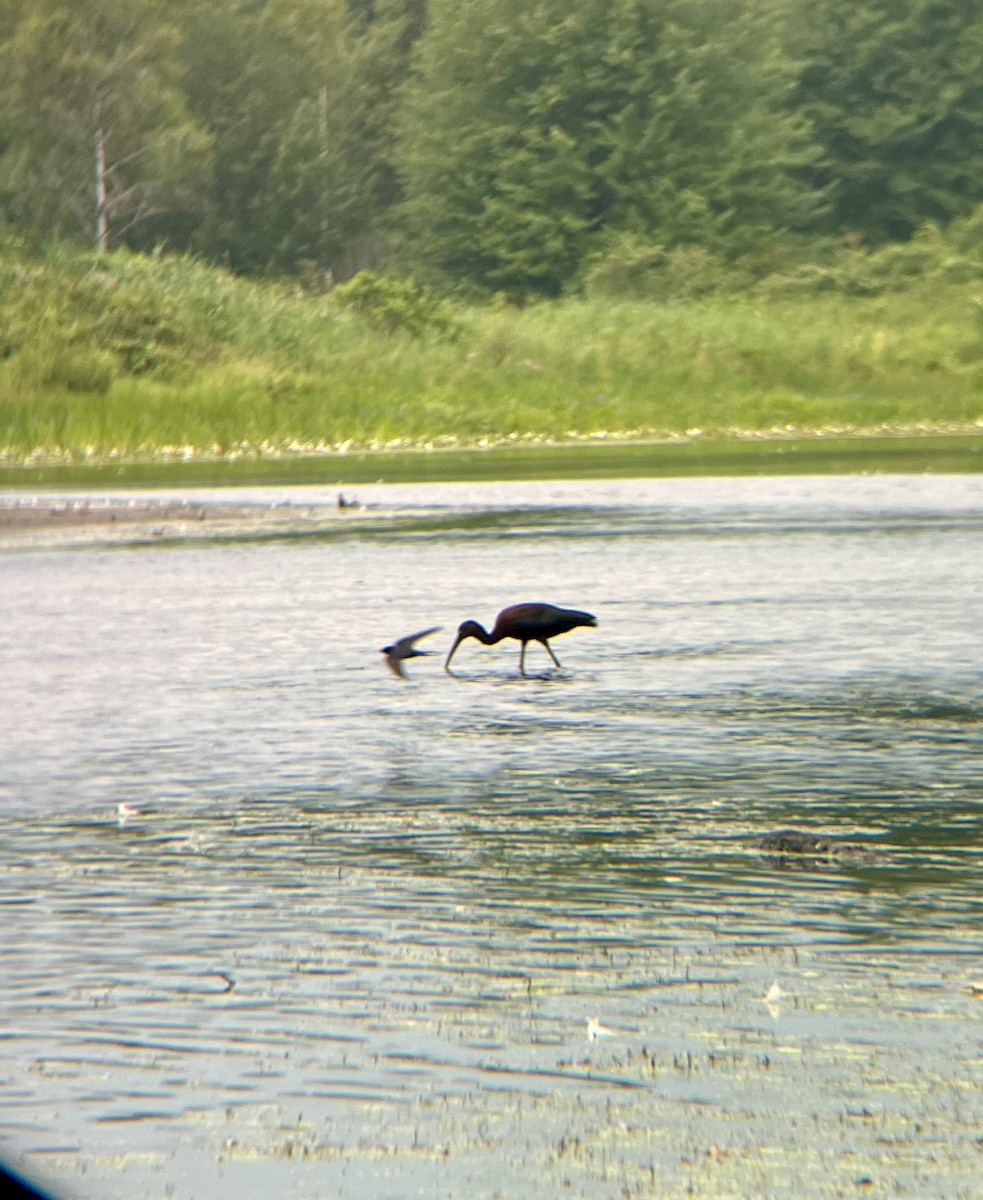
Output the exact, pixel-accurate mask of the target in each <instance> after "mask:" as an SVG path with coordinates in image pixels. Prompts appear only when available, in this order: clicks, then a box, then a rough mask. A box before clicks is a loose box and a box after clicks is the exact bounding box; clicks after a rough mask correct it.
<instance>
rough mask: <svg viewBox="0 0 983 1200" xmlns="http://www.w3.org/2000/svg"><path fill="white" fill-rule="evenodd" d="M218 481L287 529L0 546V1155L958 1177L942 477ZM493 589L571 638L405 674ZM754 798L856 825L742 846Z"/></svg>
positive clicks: (956, 891)
mask: <svg viewBox="0 0 983 1200" xmlns="http://www.w3.org/2000/svg"><path fill="white" fill-rule="evenodd" d="M193 498H194V499H195V500H197V501H202V502H206V503H219V502H225V503H228V502H229V501H230V500H231V499H233V497H230V495H229V493H228V492H227V491H226V492H224V493H222V495H221V496H220V497H219V496H216V495H210V494H208V493H203V492H202V493H196V494H195V496H194V497H193ZM49 499H50V498H47V497H46V498H45V499H44V501H43V502H44V503H48V502H49ZM234 500H235V501H236V502H237V503H247V502H256V503H267V502H271V501H273V500H276V501H278V502H283V503H285V504H288V505H304V506H311V505H315V506H316V505H319V504H323V505H325V510H324V511H325V513H326V514H327V513H329V512H330V513H331V514H333V515H332V519H331V520H325V521H324V522H322V523H320V524H318V526H317V528H316V529H314V530H312V529H310V528H308V527H307V526H304V525H303V524H300V523H299V524H298V525H297V526H296V527H294V526H291V525H289V524H288V525H286V526H283V525H280V526H277V527H276V528H272V527H271V528H269V529H267V528H264V527H262V526H255V527H254V526H249V527H248V528H247V527H241V528H239V529H231V530H230V529H223V531H222V532H220V533H216V534H214V535H212V536H204V535H202V533H201V531H200V530H199V531H197V536H195V537H193V538H189V537H186V536H184V533H183V531H182V530H180V529H178V528H176V527H175V529H173V530H172V529H170V528H163V529H160V530H157V531H155V533H156V536H154V537H150V538H147V537H144V536H141V535H138V534H137V533H135V532H134V534H133V535H132V537H130V536H128V535H126V533H125V531H124V532H123V533H120V532H119V531H117V533H116V534H115V535H114V540H113V542H112V543H111V544H105V543H104V542H102V541H101V540H100V535H99V533H98V531H97V530H96V531H91V532H90V533H89V534H87V536H86V538H85V539H83V540H79V539H77V538H76V539H75V540H70V539H66V541H65V544H57V539H55V541H54V542H51V541H50V539H49V542H48V543H43V544H42V543H41V542H39V541H37V540H36V539H34V540H23V541H20V542H18V541H17V540H16V539H14V540H8V541H7V543H5V548H4V549H3V550H0V597H2V608H3V614H4V615H3V621H2V623H0V662H2V664H3V666H2V673H3V682H2V693H3V701H2V703H3V717H2V723H0V922H2V924H0V954H2V972H0V1011H2V1013H3V1020H2V1024H0V1152H2V1153H3V1155H4V1156H5V1157H6V1158H7V1159H8V1161H13V1162H15V1163H17V1165H18V1166H19V1167H20V1168H21V1169H23V1170H26V1171H28V1172H30V1173H33V1174H34V1175H35V1176H37V1177H40V1178H42V1179H43V1180H45V1181H47V1182H48V1183H49V1185H53V1186H54V1187H55V1188H56V1189H57V1190H60V1191H61V1192H63V1193H64V1194H66V1195H73V1196H80V1197H120V1198H126V1200H136V1198H140V1197H165V1196H176V1197H191V1196H196V1197H220V1198H222V1200H225V1198H233V1197H234V1198H235V1200H244V1198H245V1197H253V1196H255V1197H266V1196H270V1195H278V1196H291V1197H292V1196H297V1197H301V1196H303V1197H324V1196H332V1197H335V1196H337V1197H345V1198H348V1197H373V1198H376V1197H379V1198H385V1197H409V1196H424V1197H443V1196H447V1197H454V1198H455V1200H456V1198H459V1197H461V1196H463V1195H469V1196H471V1197H474V1198H477V1197H495V1196H503V1197H509V1198H512V1197H519V1198H522V1197H530V1198H533V1197H535V1198H536V1200H540V1198H552V1197H560V1196H583V1197H605V1198H606V1197H622V1196H629V1197H632V1196H640V1197H641V1196H672V1197H675V1196H683V1195H696V1196H703V1197H708V1198H709V1197H714V1198H719V1197H725V1196H740V1197H749V1196H774V1197H785V1196H788V1197H801V1196H824V1197H825V1196H840V1195H852V1194H855V1193H858V1194H863V1195H866V1196H888V1195H890V1196H895V1195H897V1194H901V1193H903V1194H907V1195H909V1196H917V1197H919V1198H925V1197H945V1198H946V1200H950V1198H953V1197H963V1196H964V1197H976V1196H978V1195H980V1194H981V1186H983V1141H981V1138H980V1130H981V1129H983V1086H981V1085H983V1050H981V1045H983V1039H981V1017H983V998H981V993H983V961H981V950H983V925H981V921H983V870H981V867H983V852H981V832H983V806H981V800H983V757H981V750H983V733H981V720H983V687H981V675H980V666H981V657H980V655H981V651H980V645H981V640H980V633H981V629H983V586H981V580H983V567H981V564H983V476H978V475H977V476H940V477H922V476H911V477H904V476H883V477H871V478H865V477H859V476H854V477H842V478H835V477H833V478H818V477H808V476H806V477H800V478H795V479H791V478H772V479H727V480H713V479H702V480H649V481H618V482H612V483H605V482H581V483H576V484H571V483H549V484H528V483H526V484H522V483H513V484H508V485H491V484H482V485H453V484H445V485H437V484H435V485H428V486H419V487H413V486H405V487H395V486H393V487H366V488H362V489H359V493H358V501H359V506H358V507H355V508H352V509H345V510H344V511H342V512H337V513H335V511H334V506H335V494H334V493H328V492H326V491H325V492H321V491H318V489H316V488H304V489H278V490H276V491H274V490H272V489H267V490H261V491H253V492H249V493H245V492H241V491H237V492H236V494H235V496H234ZM522 599H545V600H550V601H553V602H556V603H560V604H566V605H571V606H574V607H579V608H586V609H588V610H590V611H591V612H593V613H595V614H596V615H597V618H598V628H597V629H596V630H595V629H578V630H575V631H573V632H572V633H570V634H569V635H566V636H564V637H563V638H561V639H559V640H557V642H556V643H555V645H554V649H555V651H556V653H557V655H558V656H559V658H560V660H561V661H562V663H563V668H562V669H561V670H559V671H558V670H556V669H554V668H553V666H552V663H551V662H550V661H549V659H548V657H547V656H546V654H545V652H544V651H543V650H542V649H541V648H539V647H536V646H531V647H530V648H529V651H528V654H527V666H528V667H529V669H530V670H531V672H532V673H533V677H532V678H529V679H521V678H519V676H518V671H517V667H518V646H517V644H516V643H511V642H506V643H504V644H503V645H499V646H497V647H494V648H487V649H486V648H483V647H481V646H479V645H478V643H476V642H474V641H469V642H466V643H464V644H463V645H462V647H461V649H460V650H459V651H458V653H457V656H456V657H455V662H454V667H455V671H456V672H457V674H456V677H454V678H452V677H450V676H448V675H446V674H444V672H443V671H442V669H441V664H442V656H443V654H445V653H446V650H447V648H448V646H449V645H450V642H451V639H452V634H453V630H454V628H455V627H456V624H457V623H458V622H459V621H460V620H462V619H464V618H466V617H475V618H477V619H478V620H480V621H482V622H483V623H484V624H486V625H490V623H491V622H492V620H493V619H494V615H495V613H496V611H497V610H498V609H499V608H501V607H503V606H504V605H505V604H507V603H511V602H514V601H516V600H522ZM433 624H440V625H442V626H443V631H442V632H441V633H440V634H438V635H437V636H436V637H434V638H432V639H430V642H431V643H432V648H433V649H434V650H436V651H437V654H436V655H435V656H434V657H431V658H425V659H420V660H418V661H417V662H415V663H411V664H410V666H409V672H408V673H409V675H410V676H411V678H410V680H409V681H407V682H401V681H399V680H397V679H395V678H394V677H393V676H392V675H390V674H389V673H388V672H386V671H385V669H384V666H383V663H382V660H381V657H380V655H379V654H378V649H379V647H380V646H382V645H384V644H386V642H388V641H391V640H392V639H393V638H394V637H397V636H400V635H402V634H405V633H409V632H412V631H413V630H416V629H419V628H423V627H425V626H427V625H433ZM425 644H426V643H425ZM120 805H123V806H124V807H123V808H122V810H120V808H119V807H118V806H120ZM790 827H791V828H796V829H802V830H807V831H810V832H813V833H817V834H822V835H824V836H827V837H830V838H833V839H835V840H836V841H837V842H838V843H845V844H848V845H849V846H850V847H852V848H853V849H852V850H851V851H850V852H849V853H843V854H840V853H836V854H833V855H831V856H829V855H820V856H816V857H813V858H802V857H792V858H782V857H778V856H775V855H769V854H766V853H762V852H761V851H759V850H757V849H756V848H755V846H754V844H753V843H754V840H755V839H756V838H758V837H760V836H761V835H763V834H765V833H767V832H768V831H770V830H775V829H782V828H790ZM775 984H777V988H775V987H774V986H773V985H775ZM766 995H767V996H768V997H769V998H768V999H767V1000H766V999H765V997H766Z"/></svg>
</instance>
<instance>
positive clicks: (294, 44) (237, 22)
mask: <svg viewBox="0 0 983 1200" xmlns="http://www.w3.org/2000/svg"><path fill="white" fill-rule="evenodd" d="M370 7H371V11H369V9H368V7H367V6H365V5H360V6H357V11H355V12H354V13H353V12H352V11H351V10H350V6H349V4H348V3H347V2H346V0H267V2H266V3H264V4H256V3H255V2H254V0H214V2H213V3H212V4H209V5H199V6H196V7H195V8H193V9H192V11H190V12H189V14H188V16H187V18H186V20H187V29H188V36H187V37H186V39H185V43H184V48H183V59H184V63H185V66H186V69H187V81H188V82H187V89H188V90H187V95H188V103H189V106H190V108H191V111H192V112H193V113H194V115H195V117H196V119H197V120H199V121H200V122H201V123H202V125H204V127H205V128H206V129H208V131H209V132H210V134H211V135H212V137H213V138H214V144H215V159H214V171H213V176H212V181H211V204H210V211H209V216H208V219H207V220H206V222H205V223H204V225H203V227H202V229H201V231H200V233H199V246H200V248H201V250H202V251H203V252H204V253H206V254H207V255H208V256H210V257H215V258H221V259H223V260H224V261H226V262H228V263H229V264H230V265H231V266H232V267H234V268H235V269H237V270H243V271H265V270H271V269H272V270H286V271H293V270H295V269H296V267H297V265H298V263H300V262H302V261H304V260H309V261H310V262H314V263H317V264H318V265H319V266H321V267H322V268H324V269H328V268H332V269H334V271H335V272H336V274H340V275H344V274H346V273H347V272H346V270H345V264H347V263H348V262H349V261H351V260H352V259H353V257H355V256H356V249H357V247H358V246H359V244H360V243H362V242H364V241H365V240H367V239H369V238H371V237H372V236H373V235H374V234H375V232H376V231H377V228H378V225H379V221H380V217H381V214H382V213H383V212H384V211H385V209H386V208H387V207H388V206H389V205H390V204H391V203H392V200H393V198H394V196H395V194H396V176H395V171H394V169H393V167H392V165H391V157H392V151H391V145H392V140H393V136H394V134H393V110H394V106H395V104H396V102H397V96H398V85H399V83H400V81H401V79H402V77H403V75H404V74H405V72H406V64H407V61H408V56H409V46H410V44H411V43H412V39H413V37H414V36H415V34H416V31H417V30H418V28H419V25H420V22H421V19H422V18H421V11H420V10H421V7H422V0H377V2H376V3H375V4H373V5H371V6H370ZM353 247H354V248H355V249H353Z"/></svg>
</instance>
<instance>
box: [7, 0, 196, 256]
mask: <svg viewBox="0 0 983 1200" xmlns="http://www.w3.org/2000/svg"><path fill="white" fill-rule="evenodd" d="M180 40H181V35H180V32H179V30H178V28H177V27H176V26H175V25H173V24H171V23H169V22H167V21H162V20H161V17H160V11H159V5H157V4H155V3H153V0H71V3H66V2H64V0H37V2H36V3H31V4H29V5H22V6H18V9H17V19H16V21H14V22H12V23H11V25H10V28H9V31H8V36H7V38H6V39H5V40H3V41H2V42H0V80H2V84H0V127H2V131H3V138H2V143H0V144H2V149H3V154H2V158H0V196H2V200H3V203H4V208H5V209H6V213H7V215H8V217H11V218H13V219H15V220H17V221H19V222H20V223H21V224H23V225H25V226H29V227H30V226H34V227H37V228H41V229H44V230H46V231H47V232H48V233H49V234H50V233H51V232H53V231H55V232H70V231H73V230H75V231H77V230H79V229H81V230H83V231H84V233H85V235H86V236H87V237H88V238H89V239H90V240H91V239H94V238H95V236H96V233H97V210H98V208H99V205H98V203H97V196H96V193H95V188H94V187H93V179H94V176H95V173H96V163H97V161H98V159H99V157H100V156H101V157H102V158H103V159H104V162H103V167H104V171H103V175H104V180H105V189H106V195H105V204H104V207H103V212H104V215H105V218H106V221H107V224H108V229H109V234H110V236H112V237H113V238H114V240H116V241H119V240H122V239H123V238H125V237H126V236H127V235H129V234H130V233H132V232H133V231H139V230H141V227H143V226H145V225H146V223H147V222H149V221H151V220H152V219H154V218H158V217H160V216H161V215H162V214H170V215H172V216H174V215H176V214H179V213H189V212H192V211H193V210H194V208H195V185H196V181H197V180H198V179H200V177H201V174H202V172H203V171H205V170H207V165H208V162H209V156H210V145H209V139H208V137H207V136H206V135H205V134H204V133H203V131H202V130H201V129H200V128H199V127H198V126H197V125H196V124H195V123H194V122H193V121H192V120H191V119H190V117H189V115H188V112H187V108H186V106H185V100H184V96H183V94H182V90H181V72H180V66H179V63H178V60H177V47H178V46H179V44H180Z"/></svg>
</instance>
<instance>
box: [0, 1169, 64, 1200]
mask: <svg viewBox="0 0 983 1200" xmlns="http://www.w3.org/2000/svg"><path fill="white" fill-rule="evenodd" d="M0 1193H2V1194H3V1196H4V1197H10V1200H58V1198H57V1197H56V1196H54V1195H53V1194H52V1193H51V1192H43V1191H42V1190H41V1189H40V1188H39V1187H37V1186H36V1185H35V1184H33V1183H28V1181H27V1180H26V1179H25V1178H24V1177H23V1176H22V1175H18V1174H17V1173H16V1172H15V1171H13V1170H11V1168H10V1167H8V1166H7V1165H6V1164H5V1163H3V1162H0Z"/></svg>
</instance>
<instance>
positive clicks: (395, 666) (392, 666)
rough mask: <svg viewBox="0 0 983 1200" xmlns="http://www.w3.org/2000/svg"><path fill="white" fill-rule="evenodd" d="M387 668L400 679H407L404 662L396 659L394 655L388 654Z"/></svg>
mask: <svg viewBox="0 0 983 1200" xmlns="http://www.w3.org/2000/svg"><path fill="white" fill-rule="evenodd" d="M386 666H387V667H388V668H389V670H390V671H392V673H393V674H394V675H398V676H399V677H400V679H405V678H406V672H405V671H404V670H403V660H402V659H401V658H396V657H394V656H393V655H392V654H387V655H386Z"/></svg>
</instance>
